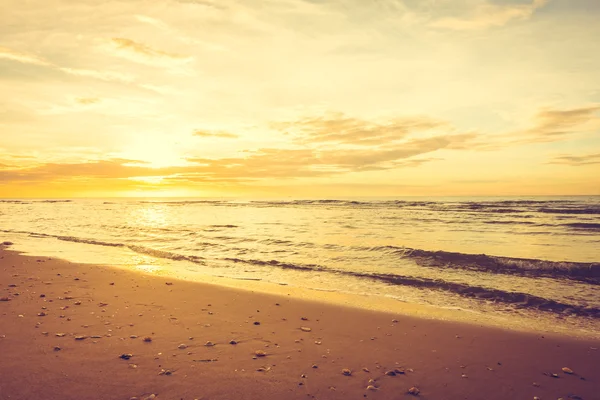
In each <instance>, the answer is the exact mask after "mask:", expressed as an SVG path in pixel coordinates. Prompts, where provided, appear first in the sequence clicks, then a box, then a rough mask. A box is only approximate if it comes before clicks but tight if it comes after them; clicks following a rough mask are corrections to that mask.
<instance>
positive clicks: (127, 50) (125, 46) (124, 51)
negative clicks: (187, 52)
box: [110, 38, 193, 66]
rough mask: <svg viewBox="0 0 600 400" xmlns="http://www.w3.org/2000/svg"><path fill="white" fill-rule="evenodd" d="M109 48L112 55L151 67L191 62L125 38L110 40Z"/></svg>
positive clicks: (183, 57)
mask: <svg viewBox="0 0 600 400" xmlns="http://www.w3.org/2000/svg"><path fill="white" fill-rule="evenodd" d="M110 48H111V50H112V53H113V54H114V55H117V56H120V57H123V58H125V59H127V60H129V61H134V62H137V63H142V64H146V65H151V66H177V65H182V64H187V63H189V62H190V61H192V60H193V57H191V56H184V55H181V54H175V53H171V52H167V51H164V50H161V49H156V48H154V47H151V46H148V45H147V44H144V43H141V42H136V41H134V40H132V39H127V38H112V39H110Z"/></svg>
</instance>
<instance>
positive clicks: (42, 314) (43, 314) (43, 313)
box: [38, 311, 47, 317]
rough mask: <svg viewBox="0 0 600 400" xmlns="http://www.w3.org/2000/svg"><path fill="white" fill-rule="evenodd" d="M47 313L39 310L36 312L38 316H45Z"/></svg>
mask: <svg viewBox="0 0 600 400" xmlns="http://www.w3.org/2000/svg"><path fill="white" fill-rule="evenodd" d="M46 315H47V314H46V313H45V312H43V311H42V312H39V313H38V317H45V316H46Z"/></svg>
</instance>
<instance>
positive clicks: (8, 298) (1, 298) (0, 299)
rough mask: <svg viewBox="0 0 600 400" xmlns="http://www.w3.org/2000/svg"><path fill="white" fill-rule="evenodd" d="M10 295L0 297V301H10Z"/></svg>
mask: <svg viewBox="0 0 600 400" xmlns="http://www.w3.org/2000/svg"><path fill="white" fill-rule="evenodd" d="M10 300H11V299H10V297H0V301H10Z"/></svg>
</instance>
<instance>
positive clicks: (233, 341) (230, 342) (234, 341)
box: [229, 340, 238, 344]
mask: <svg viewBox="0 0 600 400" xmlns="http://www.w3.org/2000/svg"><path fill="white" fill-rule="evenodd" d="M229 344H238V342H237V340H230V341H229Z"/></svg>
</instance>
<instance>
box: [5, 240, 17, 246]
mask: <svg viewBox="0 0 600 400" xmlns="http://www.w3.org/2000/svg"><path fill="white" fill-rule="evenodd" d="M13 244H14V243H13V242H9V241H8V240H7V241H6V242H2V245H3V246H12V245H13Z"/></svg>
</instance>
